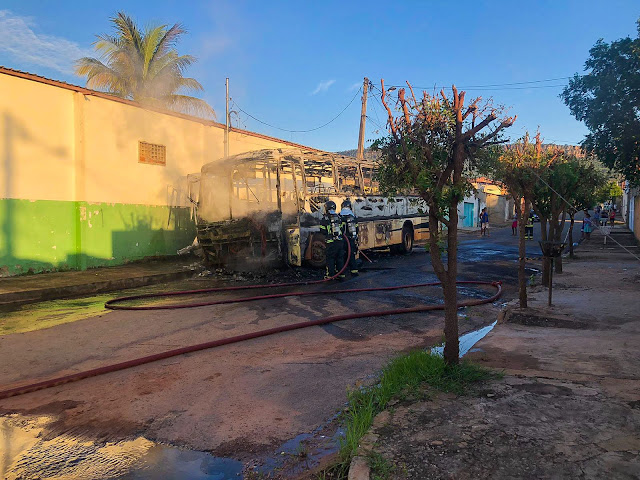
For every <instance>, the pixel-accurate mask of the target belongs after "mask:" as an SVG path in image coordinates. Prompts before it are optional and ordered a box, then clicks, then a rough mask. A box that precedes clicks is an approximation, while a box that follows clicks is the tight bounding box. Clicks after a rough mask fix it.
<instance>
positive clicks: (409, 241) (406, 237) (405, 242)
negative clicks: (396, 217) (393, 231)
mask: <svg viewBox="0 0 640 480" xmlns="http://www.w3.org/2000/svg"><path fill="white" fill-rule="evenodd" d="M399 251H400V253H411V252H412V251H413V229H411V228H409V227H403V228H402V243H401V244H400V245H399Z"/></svg>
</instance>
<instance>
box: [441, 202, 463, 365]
mask: <svg viewBox="0 0 640 480" xmlns="http://www.w3.org/2000/svg"><path fill="white" fill-rule="evenodd" d="M454 202H455V200H452V202H451V203H452V205H450V206H449V228H448V230H447V275H446V276H447V282H446V284H445V283H443V284H442V287H443V293H444V341H445V344H444V360H445V362H447V363H448V364H449V365H457V364H458V363H459V361H460V344H459V340H458V285H457V283H456V282H457V280H458V204H457V202H456V203H455V204H454Z"/></svg>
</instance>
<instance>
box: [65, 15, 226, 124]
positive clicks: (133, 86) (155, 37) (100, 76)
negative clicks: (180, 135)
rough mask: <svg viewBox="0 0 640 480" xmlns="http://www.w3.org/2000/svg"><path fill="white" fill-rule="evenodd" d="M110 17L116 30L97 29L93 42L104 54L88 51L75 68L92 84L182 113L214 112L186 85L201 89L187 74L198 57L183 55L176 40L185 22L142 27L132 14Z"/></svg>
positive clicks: (112, 92)
mask: <svg viewBox="0 0 640 480" xmlns="http://www.w3.org/2000/svg"><path fill="white" fill-rule="evenodd" d="M111 23H112V24H113V27H114V29H115V34H114V35H109V34H102V35H97V36H96V37H97V40H96V41H95V42H94V46H95V49H96V51H97V52H98V53H99V54H100V56H101V58H102V60H104V62H103V61H102V60H100V59H98V58H92V57H84V58H81V59H79V60H78V61H77V62H76V67H75V71H76V73H77V74H78V75H80V76H86V77H87V87H89V88H94V89H97V90H102V91H106V92H108V93H110V94H113V95H116V96H118V97H122V98H127V99H130V100H134V101H136V102H140V103H141V104H144V105H149V106H154V107H161V108H168V109H171V110H175V111H178V112H182V113H189V114H196V115H201V116H205V117H214V118H215V113H214V111H213V108H211V107H210V106H209V105H208V104H207V103H206V102H205V101H204V100H201V99H199V98H196V97H192V96H188V95H184V94H183V93H181V92H182V91H184V90H186V91H202V90H203V88H202V85H200V83H199V82H198V81H197V80H195V79H193V78H188V77H185V76H184V72H185V70H186V69H187V68H188V67H189V66H190V65H192V64H193V63H194V62H195V61H196V59H195V57H193V56H191V55H179V54H178V52H177V51H176V50H175V48H174V47H175V45H176V43H177V42H178V40H179V38H180V36H182V35H183V34H184V33H185V30H184V29H183V28H182V26H181V25H180V24H177V23H176V24H174V25H173V26H171V27H169V26H168V25H156V26H148V27H146V28H145V29H144V30H142V31H141V30H140V29H139V28H138V26H136V24H135V22H134V21H133V20H132V19H131V17H129V16H128V15H126V14H124V13H123V12H119V13H118V14H117V15H116V16H115V17H114V18H112V19H111Z"/></svg>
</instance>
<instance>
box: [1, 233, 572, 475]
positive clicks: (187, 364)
mask: <svg viewBox="0 0 640 480" xmlns="http://www.w3.org/2000/svg"><path fill="white" fill-rule="evenodd" d="M576 228H578V227H576ZM535 230H536V235H538V233H537V230H538V226H537V225H536V229H535ZM578 230H579V228H578ZM528 252H529V253H528V255H530V256H538V255H539V248H538V246H537V242H531V241H530V242H528ZM459 259H460V262H461V265H460V279H463V280H465V279H479V278H480V279H485V280H503V281H504V282H505V283H504V287H505V297H504V299H503V300H501V302H502V301H505V300H506V299H509V298H510V297H513V295H514V294H515V289H516V283H517V277H516V276H517V268H516V259H517V239H516V237H512V236H511V229H510V228H494V229H492V230H491V236H490V237H486V238H480V237H479V235H478V233H475V232H474V233H463V234H462V235H461V237H460V243H459ZM374 260H375V263H374V264H373V265H369V267H370V270H369V271H365V272H363V273H362V275H361V276H360V277H358V278H354V279H350V280H347V281H346V282H343V283H340V284H335V285H326V286H322V287H321V288H325V289H335V288H359V287H362V288H364V287H368V286H384V285H397V284H406V283H418V282H428V281H435V280H436V279H435V275H434V274H433V272H432V269H431V267H430V263H429V259H428V255H426V253H425V251H424V249H422V248H417V249H416V250H415V251H414V252H413V254H411V255H408V256H391V255H388V254H384V253H383V254H379V255H376V256H375V259H374ZM365 268H366V267H365ZM212 283H215V284H218V283H219V280H215V279H214V280H212V279H209V278H198V279H193V280H190V281H184V282H179V283H173V284H167V285H161V286H154V287H152V288H147V289H141V290H139V291H149V290H153V291H162V290H180V289H193V288H206V287H207V286H210V285H211V284H212ZM305 288H309V287H305ZM129 293H130V292H121V293H119V294H129ZM488 293H489V291H488V290H482V289H478V288H467V289H464V290H463V291H462V292H461V294H464V295H470V296H479V295H484V294H488ZM119 294H114V295H113V296H118V295H119ZM239 295H240V296H241V294H239ZM109 297H111V296H105V295H103V296H100V297H94V298H87V299H75V300H66V301H57V302H46V303H43V304H39V305H34V306H26V307H23V308H21V309H19V310H16V311H13V312H4V313H3V316H2V320H1V321H0V328H3V329H4V330H3V331H4V332H7V331H12V332H14V333H8V334H4V335H2V336H0V385H2V386H3V387H5V388H6V387H12V386H18V385H22V384H24V383H26V381H27V380H42V379H46V378H50V377H53V376H58V375H61V374H68V373H73V372H77V371H82V370H87V369H90V368H95V367H98V366H103V365H105V364H109V363H114V362H119V361H124V360H129V359H132V358H136V357H140V356H143V355H148V354H152V353H156V352H158V351H164V350H167V349H170V348H177V347H180V346H185V345H190V344H193V343H200V342H204V341H208V340H213V339H216V338H223V337H228V336H232V335H236V334H241V333H247V332H251V331H255V330H260V329H264V328H270V327H273V326H278V325H283V324H289V323H293V322H296V321H300V320H301V319H315V318H321V317H325V316H328V315H335V314H340V313H345V312H347V311H362V310H378V309H389V308H392V307H405V306H414V305H416V304H418V303H434V302H438V301H440V300H439V299H440V298H441V295H440V290H439V288H436V287H430V288H423V289H412V290H402V291H396V292H385V293H384V294H380V293H379V292H377V293H376V292H372V293H364V294H358V295H352V296H347V295H341V296H322V297H300V298H287V299H283V300H279V301H276V302H274V301H269V302H267V301H264V302H255V303H248V304H238V305H220V306H215V307H203V308H198V309H192V310H176V311H151V312H131V311H112V312H107V311H105V310H104V309H102V308H101V306H100V305H101V304H102V302H103V301H104V300H105V298H109ZM216 298H219V297H216ZM499 306H500V305H484V306H479V307H473V308H468V309H465V311H464V312H461V315H460V327H461V332H465V331H469V330H474V329H476V328H478V327H481V326H484V325H488V324H490V323H491V322H493V320H495V317H496V315H497V311H498V309H499ZM60 316H63V317H64V318H65V319H69V318H71V320H72V321H69V322H68V323H64V324H59V325H56V326H53V327H50V328H43V329H39V330H32V331H26V330H25V329H24V328H23V329H22V330H21V329H20V328H15V327H16V325H17V324H18V323H19V322H18V321H17V319H18V318H20V319H22V320H24V319H25V318H32V319H33V320H34V322H38V323H40V324H41V325H45V326H46V325H49V324H50V323H51V322H53V320H54V319H56V318H58V319H59V318H60ZM12 322H13V330H9V327H8V326H10V325H12ZM47 322H50V323H47ZM53 323H55V322H53ZM22 324H24V321H23V322H22ZM22 324H21V325H22ZM15 332H21V333H15ZM441 332H442V314H441V313H440V312H434V313H432V314H412V315H403V316H391V317H384V318H371V319H364V320H350V321H345V322H341V323H339V324H333V325H326V326H323V327H313V328H310V329H305V330H298V331H295V332H289V333H286V334H283V335H277V336H272V337H267V338H262V339H257V340H253V341H249V342H245V343H243V344H239V345H229V346H226V347H222V348H219V349H216V350H209V351H203V352H198V353H194V354H190V355H185V356H183V357H176V358H171V359H167V360H164V361H160V362H157V363H154V364H148V365H144V366H141V367H137V368H134V369H130V370H126V371H121V372H116V373H112V374H108V375H104V376H101V377H96V378H91V379H86V380H83V381H80V382H77V383H74V384H69V385H63V386H59V387H55V388H51V389H49V390H45V391H40V392H34V393H31V394H28V395H24V396H21V397H16V398H11V399H6V400H0V413H4V414H5V417H4V419H3V420H4V422H5V425H4V426H3V432H5V433H6V432H13V433H11V437H10V438H8V437H7V436H6V435H5V437H4V444H3V445H4V447H0V448H4V455H0V462H3V465H4V467H3V465H2V464H0V471H2V470H3V468H5V471H10V470H7V468H9V466H10V465H12V463H11V462H15V461H16V459H20V458H22V463H20V465H21V470H20V471H19V475H21V476H14V477H11V476H8V478H25V479H28V478H38V476H46V475H53V474H61V473H64V474H67V475H69V476H70V477H69V478H74V477H75V478H83V477H82V475H81V474H80V473H81V472H82V471H83V470H81V469H80V467H82V468H85V467H87V465H90V467H91V470H90V471H91V472H92V476H93V478H101V477H100V475H103V473H100V472H111V473H109V475H111V476H113V475H112V474H113V471H114V470H113V469H114V468H115V469H116V470H117V469H118V468H123V470H122V471H119V470H118V471H117V472H116V473H117V474H118V475H120V476H122V475H125V474H126V475H131V473H130V471H129V470H127V468H130V463H131V462H130V460H131V459H130V458H129V457H127V456H126V455H122V454H121V450H123V451H126V450H127V448H128V447H126V446H122V445H129V444H128V443H126V442H138V443H135V445H137V446H138V447H139V445H140V444H143V445H147V448H146V449H145V448H138V450H140V451H144V452H147V451H149V450H150V449H151V446H149V445H153V444H152V443H151V442H149V440H151V441H153V442H162V443H166V444H170V445H176V446H181V447H186V448H189V449H194V450H202V451H210V452H213V453H214V454H215V455H217V456H220V457H233V458H235V459H239V460H241V461H243V462H245V463H252V462H258V463H259V462H266V463H269V462H270V460H269V459H270V458H271V457H272V456H273V455H274V454H276V453H277V452H278V450H279V447H280V446H281V445H282V444H285V443H286V442H287V441H289V440H291V439H294V438H298V437H299V436H300V435H309V434H311V433H312V432H314V435H315V436H316V437H323V438H330V437H331V436H332V435H334V434H335V429H336V425H335V422H334V423H332V419H334V418H335V414H336V412H338V411H339V410H340V408H341V407H342V405H343V404H344V402H345V400H346V390H347V388H348V387H349V386H353V385H356V384H359V383H361V382H366V381H368V380H370V379H371V378H372V375H374V374H375V372H376V371H377V370H378V369H379V368H380V367H381V366H382V365H383V364H384V363H385V362H386V361H387V360H388V359H389V358H390V357H391V356H393V355H394V354H396V353H398V352H401V351H406V350H409V349H412V348H418V347H427V346H431V345H433V344H435V343H438V342H439V341H440V339H441ZM14 413H19V414H20V415H19V416H17V417H16V416H13V417H11V416H7V415H10V414H14ZM42 419H46V421H45V420H42ZM21 421H23V422H27V423H25V424H24V428H22V427H19V426H18V427H16V422H17V423H18V424H20V422H21ZM29 422H31V423H29ZM34 422H35V425H36V427H34V426H33V425H34ZM38 422H40V423H38ZM25 429H27V430H29V429H30V430H29V431H31V432H34V431H36V430H37V431H38V432H39V433H38V437H37V438H39V439H40V440H38V439H35V440H34V439H33V438H31V437H29V436H28V435H27V436H26V437H25V436H24V430H25ZM42 439H48V441H51V442H54V443H52V445H54V444H55V442H58V443H60V442H62V444H64V445H67V447H68V450H64V449H60V447H59V446H58V447H56V449H55V451H58V452H60V451H64V452H66V454H65V458H68V457H69V456H70V457H72V458H77V461H76V462H72V463H71V464H68V462H64V461H60V460H61V459H60V457H59V455H51V452H48V453H47V446H46V445H45V444H43V441H42ZM137 439H142V440H137ZM143 440H144V442H147V443H144V442H143ZM122 442H125V443H124V444H123V443H122ZM140 442H142V443H140ZM45 443H46V442H45ZM87 444H93V445H94V446H99V447H100V446H101V447H104V446H105V445H114V446H117V445H121V447H122V448H120V449H114V452H115V451H118V452H120V453H118V454H117V455H116V454H115V453H114V456H111V457H110V456H109V455H105V454H104V451H103V450H104V448H103V449H102V450H100V449H97V450H96V449H94V450H96V451H98V450H99V451H100V452H101V454H100V455H101V456H96V455H93V454H92V455H88V454H86V455H84V454H82V453H81V452H80V450H82V449H80V446H82V445H84V446H85V447H86V445H87ZM11 445H14V446H15V445H23V447H22V450H21V449H20V448H15V449H14V448H13V447H11V448H9V447H10V446H11ZM85 447H82V448H85ZM8 449H9V450H10V454H8V453H7V451H8ZM33 449H35V450H33ZM78 449H80V450H78ZM29 451H38V452H40V455H38V456H37V457H38V458H37V459H34V458H33V457H28V458H30V459H31V460H30V461H29V462H25V461H24V458H23V457H24V455H25V452H29ZM92 451H93V450H92ZM78 452H80V453H78ZM20 455H22V456H23V457H20ZM140 455H141V456H144V454H142V453H141V454H140ZM74 456H75V457H74ZM115 457H117V459H118V460H114V458H115ZM125 457H126V458H127V459H128V460H127V461H124V460H122V459H123V458H125ZM163 458H164V457H163ZM35 460H37V461H35ZM127 462H128V463H127ZM127 465H129V466H128V467H127ZM125 467H126V468H125ZM87 468H88V467H87ZM101 468H102V470H100V469H101ZM234 468H235V467H234ZM110 469H111V470H110ZM45 474H46V475H45ZM103 477H104V475H103ZM104 478H107V477H104ZM126 478H136V477H135V476H133V477H132V476H127V477H126ZM138 478H145V477H142V476H141V477H138ZM176 478H179V477H176ZM203 478H207V477H203ZM210 478H216V477H210ZM219 478H223V477H219Z"/></svg>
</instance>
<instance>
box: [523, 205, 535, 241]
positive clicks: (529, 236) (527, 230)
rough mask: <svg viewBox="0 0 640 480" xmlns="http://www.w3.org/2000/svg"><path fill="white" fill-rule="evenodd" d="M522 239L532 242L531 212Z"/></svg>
mask: <svg viewBox="0 0 640 480" xmlns="http://www.w3.org/2000/svg"><path fill="white" fill-rule="evenodd" d="M524 238H525V239H526V240H533V211H531V212H529V218H527V225H526V226H525V227H524Z"/></svg>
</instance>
